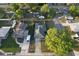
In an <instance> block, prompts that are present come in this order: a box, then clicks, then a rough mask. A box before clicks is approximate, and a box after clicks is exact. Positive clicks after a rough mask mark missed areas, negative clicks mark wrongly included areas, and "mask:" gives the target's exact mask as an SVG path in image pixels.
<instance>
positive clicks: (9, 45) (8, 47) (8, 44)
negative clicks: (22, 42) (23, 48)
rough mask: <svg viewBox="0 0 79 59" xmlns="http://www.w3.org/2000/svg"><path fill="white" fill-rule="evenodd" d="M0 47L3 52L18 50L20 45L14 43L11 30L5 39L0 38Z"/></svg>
mask: <svg viewBox="0 0 79 59" xmlns="http://www.w3.org/2000/svg"><path fill="white" fill-rule="evenodd" d="M0 49H1V50H3V51H4V52H13V53H16V52H20V47H19V45H18V44H16V42H15V39H14V38H13V37H12V33H11V32H10V33H9V35H8V37H7V39H4V40H2V42H1V47H0Z"/></svg>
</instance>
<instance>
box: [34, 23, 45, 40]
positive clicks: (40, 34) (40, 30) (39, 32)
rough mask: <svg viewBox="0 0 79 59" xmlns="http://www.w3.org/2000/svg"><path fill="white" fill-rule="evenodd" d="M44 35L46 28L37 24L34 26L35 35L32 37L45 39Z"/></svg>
mask: <svg viewBox="0 0 79 59" xmlns="http://www.w3.org/2000/svg"><path fill="white" fill-rule="evenodd" d="M45 34H46V26H45V24H44V25H41V24H39V23H36V24H35V35H34V37H35V38H40V39H43V38H44V37H45Z"/></svg>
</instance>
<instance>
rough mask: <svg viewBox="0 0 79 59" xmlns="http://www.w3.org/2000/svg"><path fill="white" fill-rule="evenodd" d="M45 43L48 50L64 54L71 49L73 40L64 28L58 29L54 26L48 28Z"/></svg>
mask: <svg viewBox="0 0 79 59" xmlns="http://www.w3.org/2000/svg"><path fill="white" fill-rule="evenodd" d="M45 43H46V45H47V47H48V49H49V50H50V51H53V53H55V54H56V55H66V54H67V53H69V51H70V50H72V47H73V40H72V39H71V36H70V35H69V32H68V31H66V30H61V31H58V30H57V29H56V28H50V29H49V30H48V31H47V35H46V37H45Z"/></svg>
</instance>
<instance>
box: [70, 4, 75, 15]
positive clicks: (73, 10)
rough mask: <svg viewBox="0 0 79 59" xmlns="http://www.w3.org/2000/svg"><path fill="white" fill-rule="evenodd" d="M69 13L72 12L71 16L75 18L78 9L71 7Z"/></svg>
mask: <svg viewBox="0 0 79 59" xmlns="http://www.w3.org/2000/svg"><path fill="white" fill-rule="evenodd" d="M69 11H70V13H71V15H73V16H75V15H76V7H75V5H71V6H70V7H69Z"/></svg>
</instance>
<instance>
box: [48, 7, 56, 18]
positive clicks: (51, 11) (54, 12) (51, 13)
mask: <svg viewBox="0 0 79 59" xmlns="http://www.w3.org/2000/svg"><path fill="white" fill-rule="evenodd" d="M55 14H56V11H55V10H54V9H53V8H50V9H49V13H48V18H52V17H54V16H55Z"/></svg>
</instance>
